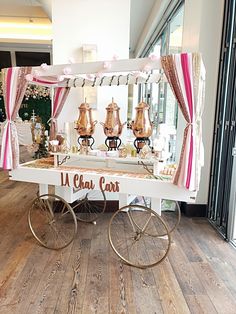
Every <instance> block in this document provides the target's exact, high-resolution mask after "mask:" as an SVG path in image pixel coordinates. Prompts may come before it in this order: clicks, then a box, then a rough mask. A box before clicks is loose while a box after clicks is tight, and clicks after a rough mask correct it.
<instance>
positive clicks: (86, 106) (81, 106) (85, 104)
mask: <svg viewBox="0 0 236 314" xmlns="http://www.w3.org/2000/svg"><path fill="white" fill-rule="evenodd" d="M81 109H85V110H90V109H91V108H90V106H89V104H88V103H87V102H86V98H85V100H84V102H83V103H82V104H81V105H80V106H79V110H81Z"/></svg>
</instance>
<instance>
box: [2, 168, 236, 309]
mask: <svg viewBox="0 0 236 314" xmlns="http://www.w3.org/2000/svg"><path fill="white" fill-rule="evenodd" d="M36 191H37V187H36V185H33V184H25V183H18V182H12V181H9V180H8V178H7V176H6V173H4V172H2V171H0V313H1V314H7V313H11V314H12V313H17V314H25V313H30V314H35V313H61V314H65V313H84V314H89V313H102V314H106V313H140V314H145V313H147V314H151V313H168V314H169V313H170V314H172V313H180V314H184V313H207V314H213V313H224V314H226V313H234V314H235V313H236V250H234V249H233V248H232V247H231V246H230V245H229V244H227V243H226V242H224V241H223V240H222V239H221V238H220V237H219V236H218V235H217V233H216V232H215V231H214V230H213V229H212V227H211V226H210V225H209V224H208V222H207V221H206V220H204V219H190V218H186V217H182V219H181V223H180V225H179V227H178V229H177V230H176V231H175V233H174V234H173V239H172V242H173V243H172V246H171V250H170V253H169V255H168V258H167V259H166V260H165V261H164V262H162V263H161V264H160V265H157V266H155V267H154V268H152V269H147V270H140V269H135V268H131V267H129V266H126V265H123V264H122V263H121V262H120V261H119V260H118V259H117V257H116V256H115V255H114V254H113V252H112V250H111V248H110V247H109V243H108V239H107V226H108V220H109V217H110V214H104V217H103V219H102V220H101V221H100V222H98V223H97V225H91V224H88V225H86V224H79V226H78V229H79V231H78V235H77V237H76V239H75V241H74V242H73V244H72V245H70V246H69V247H67V248H66V249H64V250H62V251H59V252H55V251H51V250H47V249H45V248H42V247H40V246H39V245H38V244H37V243H36V242H35V240H34V239H33V238H32V236H31V233H30V231H29V228H28V225H27V210H28V208H29V204H30V201H31V200H32V199H33V197H34V195H35V193H36Z"/></svg>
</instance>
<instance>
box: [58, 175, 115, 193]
mask: <svg viewBox="0 0 236 314" xmlns="http://www.w3.org/2000/svg"><path fill="white" fill-rule="evenodd" d="M71 183H72V187H74V188H75V189H88V190H94V189H95V184H94V182H93V180H85V179H84V176H83V175H82V174H80V175H79V174H77V173H76V174H75V175H74V176H73V180H72V182H70V177H69V174H68V173H65V172H61V186H67V187H70V186H71ZM119 185H120V182H118V181H115V182H112V181H110V182H107V181H106V179H105V177H100V179H99V186H98V187H97V190H98V189H99V190H101V191H104V192H119V191H120V187H119Z"/></svg>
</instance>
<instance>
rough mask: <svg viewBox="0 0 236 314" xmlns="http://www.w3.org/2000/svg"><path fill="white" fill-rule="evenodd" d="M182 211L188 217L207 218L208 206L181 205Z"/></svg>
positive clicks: (183, 203)
mask: <svg viewBox="0 0 236 314" xmlns="http://www.w3.org/2000/svg"><path fill="white" fill-rule="evenodd" d="M181 211H182V212H183V213H184V214H185V216H187V217H207V204H188V203H185V202H182V203H181Z"/></svg>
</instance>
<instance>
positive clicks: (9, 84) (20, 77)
mask: <svg viewBox="0 0 236 314" xmlns="http://www.w3.org/2000/svg"><path fill="white" fill-rule="evenodd" d="M30 72H31V67H14V68H8V69H2V87H3V97H4V102H5V110H6V118H7V119H6V121H5V125H4V130H3V136H2V148H1V159H0V167H2V168H3V169H14V168H16V167H17V166H18V164H19V144H18V136H17V130H16V125H15V123H14V120H15V118H16V115H17V113H18V110H19V108H20V105H21V103H22V100H23V97H24V94H25V90H26V87H27V83H28V82H27V80H26V78H25V76H26V75H27V74H29V73H30Z"/></svg>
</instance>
